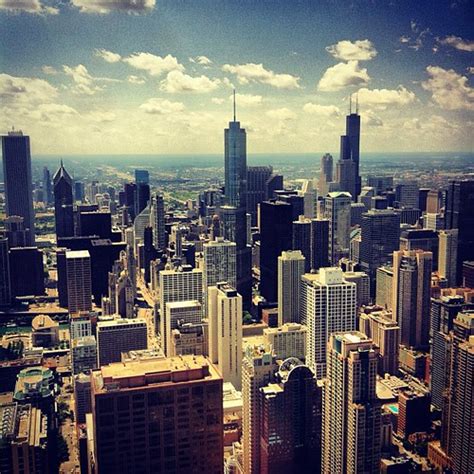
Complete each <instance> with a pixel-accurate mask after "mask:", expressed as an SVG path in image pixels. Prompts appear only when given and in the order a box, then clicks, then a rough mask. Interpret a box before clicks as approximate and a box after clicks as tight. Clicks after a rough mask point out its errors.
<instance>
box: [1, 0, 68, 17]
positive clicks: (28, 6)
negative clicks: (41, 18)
mask: <svg viewBox="0 0 474 474" xmlns="http://www.w3.org/2000/svg"><path fill="white" fill-rule="evenodd" d="M0 10H7V11H10V12H13V13H21V12H25V13H33V14H38V15H57V14H58V13H59V10H58V8H56V7H50V6H47V5H44V3H43V2H42V1H41V0H0Z"/></svg>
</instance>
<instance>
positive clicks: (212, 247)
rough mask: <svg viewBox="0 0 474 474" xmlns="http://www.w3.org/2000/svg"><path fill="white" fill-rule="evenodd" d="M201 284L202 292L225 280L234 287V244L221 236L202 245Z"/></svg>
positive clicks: (235, 279)
mask: <svg viewBox="0 0 474 474" xmlns="http://www.w3.org/2000/svg"><path fill="white" fill-rule="evenodd" d="M203 250H204V252H203V258H204V267H203V285H204V294H206V293H207V289H208V288H209V287H210V286H215V285H216V284H217V283H218V282H227V283H228V284H229V285H230V286H232V287H234V288H235V287H236V284H237V268H236V244H235V242H230V241H229V240H224V238H223V237H218V238H216V239H215V240H211V241H209V242H207V243H205V244H204V245H203Z"/></svg>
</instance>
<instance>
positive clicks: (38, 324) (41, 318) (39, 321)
mask: <svg viewBox="0 0 474 474" xmlns="http://www.w3.org/2000/svg"><path fill="white" fill-rule="evenodd" d="M31 327H32V328H33V331H39V330H41V329H49V328H53V327H59V324H58V323H57V322H56V321H53V320H52V319H51V317H50V316H48V315H47V314H40V315H38V316H35V317H34V318H33V321H31Z"/></svg>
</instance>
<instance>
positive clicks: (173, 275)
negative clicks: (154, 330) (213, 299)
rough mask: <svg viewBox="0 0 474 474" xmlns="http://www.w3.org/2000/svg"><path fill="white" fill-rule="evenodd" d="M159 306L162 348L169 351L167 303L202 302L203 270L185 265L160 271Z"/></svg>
mask: <svg viewBox="0 0 474 474" xmlns="http://www.w3.org/2000/svg"><path fill="white" fill-rule="evenodd" d="M158 299H159V307H160V316H161V317H160V334H161V343H162V348H163V351H164V353H165V354H167V353H168V347H167V343H168V341H167V338H166V337H165V336H166V335H167V334H168V331H169V328H167V327H166V317H165V311H166V303H172V302H175V301H180V302H183V301H199V303H201V304H202V301H203V299H202V270H198V269H196V268H192V267H191V266H189V265H183V266H182V267H179V268H178V269H175V270H162V271H160V272H159V293H158Z"/></svg>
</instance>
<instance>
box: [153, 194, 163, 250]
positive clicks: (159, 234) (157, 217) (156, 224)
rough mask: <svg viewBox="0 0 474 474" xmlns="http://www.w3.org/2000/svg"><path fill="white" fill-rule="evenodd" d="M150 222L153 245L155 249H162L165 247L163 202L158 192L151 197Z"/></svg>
mask: <svg viewBox="0 0 474 474" xmlns="http://www.w3.org/2000/svg"><path fill="white" fill-rule="evenodd" d="M150 223H151V227H152V229H153V245H154V247H155V249H156V250H163V249H164V248H166V228H165V202H164V199H163V196H162V195H161V194H159V193H157V194H155V195H154V196H153V197H152V199H151V209H150Z"/></svg>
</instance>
